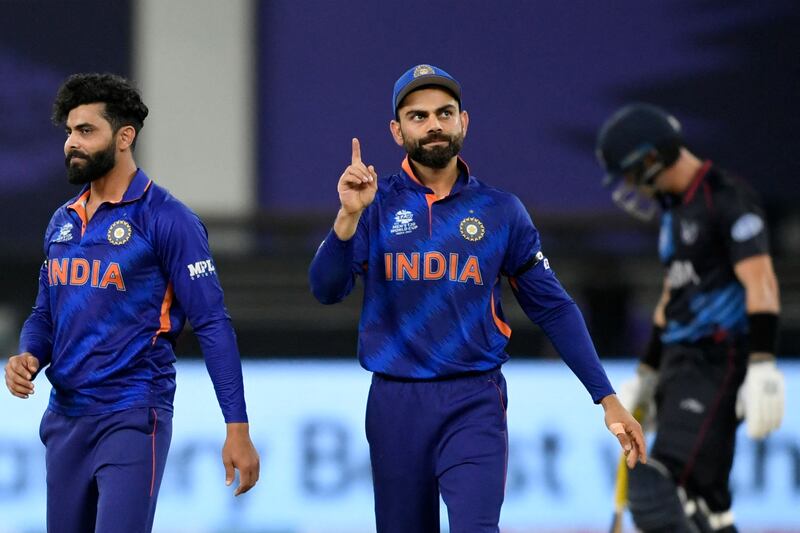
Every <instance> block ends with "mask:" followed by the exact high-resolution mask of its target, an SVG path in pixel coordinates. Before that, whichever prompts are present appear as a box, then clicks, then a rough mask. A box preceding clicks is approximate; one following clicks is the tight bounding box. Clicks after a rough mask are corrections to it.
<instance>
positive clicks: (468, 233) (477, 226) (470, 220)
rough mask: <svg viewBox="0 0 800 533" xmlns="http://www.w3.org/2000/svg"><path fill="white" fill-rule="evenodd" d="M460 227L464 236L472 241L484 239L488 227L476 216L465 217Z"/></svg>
mask: <svg viewBox="0 0 800 533" xmlns="http://www.w3.org/2000/svg"><path fill="white" fill-rule="evenodd" d="M458 229H459V231H461V236H462V237H464V238H465V239H467V240H468V241H472V242H475V241H479V240H481V239H483V236H484V234H486V228H484V227H483V222H481V221H480V220H479V219H478V218H476V217H467V218H465V219H464V220H462V221H461V224H459V226H458Z"/></svg>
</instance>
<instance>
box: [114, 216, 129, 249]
mask: <svg viewBox="0 0 800 533" xmlns="http://www.w3.org/2000/svg"><path fill="white" fill-rule="evenodd" d="M132 233H133V229H132V228H131V225H130V224H128V223H127V222H125V221H124V220H117V221H116V222H114V223H113V224H111V225H110V226H109V227H108V242H110V243H111V244H113V245H115V246H120V245H122V244H125V243H126V242H128V241H129V240H130V238H131V234H132Z"/></svg>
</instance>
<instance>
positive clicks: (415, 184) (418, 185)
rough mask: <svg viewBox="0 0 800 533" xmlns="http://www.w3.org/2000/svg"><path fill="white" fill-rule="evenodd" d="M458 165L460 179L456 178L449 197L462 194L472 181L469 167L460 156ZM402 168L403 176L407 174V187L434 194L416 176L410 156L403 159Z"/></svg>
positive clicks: (457, 160) (457, 161)
mask: <svg viewBox="0 0 800 533" xmlns="http://www.w3.org/2000/svg"><path fill="white" fill-rule="evenodd" d="M456 165H458V177H457V178H456V182H455V183H454V184H453V188H452V189H451V190H450V194H449V195H448V196H453V195H454V194H457V193H458V192H460V191H461V189H463V188H464V187H465V186H466V185H467V184H468V183H469V180H470V174H469V167H468V166H467V163H466V162H465V161H464V160H463V159H461V157H460V156H459V157H458V158H457V159H456ZM400 166H401V168H402V169H403V174H405V176H406V178H407V179H406V180H404V181H405V182H406V184H407V185H411V186H412V188H414V189H418V190H421V191H423V192H425V193H426V194H429V193H432V192H433V191H431V190H430V189H429V188H428V187H426V186H425V185H423V184H422V182H421V181H420V180H419V178H417V176H415V175H414V169H413V168H412V167H411V162H410V161H409V159H408V156H406V157H405V158H404V159H403V163H402V164H401V165H400Z"/></svg>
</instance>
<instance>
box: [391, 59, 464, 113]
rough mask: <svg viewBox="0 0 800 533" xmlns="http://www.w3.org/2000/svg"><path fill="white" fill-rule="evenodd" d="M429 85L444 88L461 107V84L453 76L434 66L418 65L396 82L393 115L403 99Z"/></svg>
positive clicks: (393, 95) (393, 96)
mask: <svg viewBox="0 0 800 533" xmlns="http://www.w3.org/2000/svg"><path fill="white" fill-rule="evenodd" d="M427 85H438V86H439V87H444V88H445V89H447V90H448V91H450V92H451V93H453V95H454V96H455V97H456V100H458V103H459V105H461V84H460V83H458V82H457V81H456V79H455V78H454V77H453V76H451V75H450V74H448V73H447V72H445V71H444V70H442V69H440V68H439V67H434V66H433V65H417V66H416V67H411V68H410V69H408V70H407V71H406V72H405V74H403V75H402V76H400V78H399V79H398V80H397V81H396V82H395V84H394V93H393V94H392V106H393V107H392V113H397V108H398V107H399V106H400V102H402V101H403V98H405V97H406V96H407V95H408V93H410V92H411V91H414V90H416V89H419V88H420V87H425V86H427Z"/></svg>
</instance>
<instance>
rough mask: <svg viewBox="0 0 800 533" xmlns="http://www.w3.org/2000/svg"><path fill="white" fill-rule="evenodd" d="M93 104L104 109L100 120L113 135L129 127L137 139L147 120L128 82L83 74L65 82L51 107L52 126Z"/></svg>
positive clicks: (136, 94)
mask: <svg viewBox="0 0 800 533" xmlns="http://www.w3.org/2000/svg"><path fill="white" fill-rule="evenodd" d="M95 103H104V104H105V105H106V108H105V110H104V111H103V117H104V118H105V119H106V120H108V122H109V123H110V124H111V129H112V131H113V132H114V133H116V132H117V131H119V129H120V128H121V127H123V126H133V129H135V130H136V135H137V137H138V134H139V130H141V129H142V126H144V119H145V117H147V113H148V109H147V106H146V105H144V102H142V97H141V95H140V94H139V91H138V90H137V89H136V88H135V87H134V86H133V85H132V84H131V82H130V81H128V80H127V79H125V78H123V77H122V76H117V75H116V74H98V73H85V74H73V75H72V76H70V77H69V78H67V79H66V80H65V81H64V83H63V84H62V85H61V87H60V88H59V89H58V94H57V95H56V101H55V102H54V103H53V116H52V117H51V118H52V120H53V124H55V125H57V126H58V125H61V124H63V123H64V122H66V120H67V115H69V112H70V111H72V110H73V109H75V108H76V107H78V106H81V105H84V104H95ZM135 145H136V137H134V139H133V146H135Z"/></svg>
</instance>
